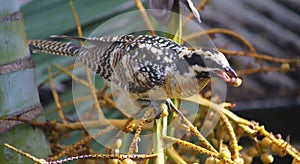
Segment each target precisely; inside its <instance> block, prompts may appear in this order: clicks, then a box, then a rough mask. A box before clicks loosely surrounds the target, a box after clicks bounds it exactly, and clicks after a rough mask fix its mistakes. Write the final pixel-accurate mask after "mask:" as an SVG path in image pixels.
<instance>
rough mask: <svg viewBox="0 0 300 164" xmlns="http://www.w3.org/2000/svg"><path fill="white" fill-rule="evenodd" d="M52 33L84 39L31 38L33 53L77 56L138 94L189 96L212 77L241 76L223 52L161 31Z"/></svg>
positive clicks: (106, 76) (98, 71)
mask: <svg viewBox="0 0 300 164" xmlns="http://www.w3.org/2000/svg"><path fill="white" fill-rule="evenodd" d="M54 37H56V38H66V39H72V40H77V41H82V42H84V44H83V45H82V46H80V44H79V43H73V42H57V41H45V40H29V41H28V44H29V45H30V46H33V47H34V51H35V52H43V53H51V54H55V55H65V56H73V57H76V58H78V59H79V60H80V61H82V62H83V63H84V64H86V65H87V66H88V67H89V68H90V69H92V70H93V71H95V72H96V74H98V75H100V76H102V77H103V78H104V79H106V80H108V81H111V82H112V83H113V84H115V85H116V86H118V87H120V88H122V89H125V90H127V91H129V92H130V93H133V94H136V95H138V96H140V97H147V96H149V95H152V97H155V98H157V99H164V98H180V97H188V96H191V95H193V94H196V93H198V92H199V91H200V90H201V89H202V88H203V87H204V86H205V85H206V84H207V83H208V81H209V79H210V77H211V76H214V75H216V76H218V77H221V78H223V79H224V80H225V81H226V82H229V81H230V79H231V78H237V76H236V73H235V72H234V71H233V70H232V69H231V67H230V65H229V63H228V61H227V59H226V58H225V56H224V55H223V54H222V53H220V52H219V51H217V50H215V49H212V48H200V49H196V50H189V49H188V48H186V47H184V46H181V45H179V44H177V43H175V42H174V41H172V40H171V39H167V38H164V37H160V36H150V35H139V36H133V35H124V36H113V37H110V36H108V37H99V38H96V37H94V38H83V37H72V36H54Z"/></svg>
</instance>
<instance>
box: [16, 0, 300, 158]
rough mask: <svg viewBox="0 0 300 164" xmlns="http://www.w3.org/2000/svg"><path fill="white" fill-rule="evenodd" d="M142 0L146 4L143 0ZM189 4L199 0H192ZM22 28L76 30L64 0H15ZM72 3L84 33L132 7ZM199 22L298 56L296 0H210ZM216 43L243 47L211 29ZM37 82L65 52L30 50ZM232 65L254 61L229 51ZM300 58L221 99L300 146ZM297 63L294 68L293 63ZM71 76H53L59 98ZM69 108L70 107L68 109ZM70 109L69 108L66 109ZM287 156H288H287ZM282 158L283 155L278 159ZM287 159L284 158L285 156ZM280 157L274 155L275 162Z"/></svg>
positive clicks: (121, 1) (46, 101) (35, 34)
mask: <svg viewBox="0 0 300 164" xmlns="http://www.w3.org/2000/svg"><path fill="white" fill-rule="evenodd" d="M142 2H144V5H145V7H146V8H147V5H148V3H147V1H145V0H144V1H142ZM193 2H194V4H195V5H196V4H198V3H199V2H201V1H200V0H193ZM20 3H21V4H22V8H21V10H22V12H23V17H24V21H25V27H26V34H27V37H28V38H30V39H48V38H49V36H50V35H53V34H65V35H77V29H76V26H75V21H74V18H73V15H72V11H71V9H70V7H69V1H68V0H51V1H48V0H33V1H30V0H20ZM74 5H75V7H76V10H77V12H78V16H79V19H80V22H81V25H82V29H83V33H84V34H83V35H84V36H88V35H89V34H90V32H92V31H93V30H94V29H95V28H96V27H97V26H99V25H100V24H101V23H103V22H105V21H106V20H108V19H110V18H111V17H114V16H117V15H119V14H122V13H125V12H128V11H131V10H136V9H137V8H136V4H135V1H134V0H110V1H104V0H100V1H99V0H75V1H74ZM200 15H201V20H202V25H201V26H202V27H203V28H204V29H210V28H226V29H231V30H233V31H235V32H237V33H239V34H241V35H242V36H243V37H245V38H246V39H247V40H248V41H249V42H250V43H251V44H253V45H254V47H255V49H256V51H257V53H260V54H266V55H270V56H273V57H279V58H296V57H298V58H299V57H300V1H298V0H263V1H260V0H226V1H224V0H210V1H209V2H208V4H207V5H206V6H205V7H204V9H202V10H201V11H200ZM214 43H215V45H216V47H218V48H224V49H229V50H235V51H248V50H247V48H246V47H245V46H244V45H242V44H241V42H240V41H238V40H237V39H236V38H233V37H230V36H227V35H221V34H216V35H215V38H214ZM33 59H34V62H35V66H36V78H37V83H38V84H40V83H41V82H42V81H43V80H44V79H46V78H47V76H48V74H47V67H48V66H49V65H51V64H54V63H55V64H58V65H68V64H72V62H74V61H73V60H72V59H70V58H63V57H55V56H52V55H33ZM229 59H230V62H231V64H232V65H233V67H234V68H235V69H236V70H242V69H247V68H250V67H251V68H256V67H259V65H258V64H257V61H255V60H254V59H253V58H248V57H238V56H229ZM263 65H264V66H276V67H281V64H280V63H274V62H263ZM299 67H300V63H296V66H292V65H291V66H290V68H291V70H290V71H288V72H286V73H284V72H280V71H279V72H275V71H273V72H272V71H269V72H259V73H255V74H251V75H245V76H242V79H243V84H242V86H241V87H239V88H233V87H228V94H227V100H228V101H229V102H233V103H235V104H236V108H234V109H233V110H234V112H235V113H237V114H238V115H239V116H242V117H244V118H246V119H249V120H255V121H257V122H260V123H261V124H263V125H265V126H266V129H267V130H269V131H272V132H274V133H281V134H282V136H283V137H284V138H285V137H287V136H288V135H290V136H291V143H292V144H293V145H294V146H296V147H297V148H298V150H299V149H300V146H299V143H300V119H299V117H300V87H299V85H300V69H299ZM293 68H298V69H293ZM70 86H71V81H70V79H69V78H68V77H67V76H60V77H58V78H57V79H56V87H57V89H58V91H59V92H60V93H61V96H62V99H68V98H70V96H72V94H71V89H70ZM39 90H40V96H41V101H42V103H43V105H44V106H45V109H46V113H47V112H48V114H49V115H50V117H52V116H51V113H53V111H52V112H51V109H52V108H53V107H54V106H55V104H54V102H53V100H52V95H51V91H50V88H49V86H47V85H45V86H43V87H40V88H39ZM70 111H71V110H70ZM70 115H72V113H70ZM53 117H55V116H53ZM287 158H288V157H287ZM283 160H284V159H283ZM287 160H289V159H287ZM280 162H282V161H280V160H276V163H280Z"/></svg>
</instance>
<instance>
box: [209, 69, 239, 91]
mask: <svg viewBox="0 0 300 164" xmlns="http://www.w3.org/2000/svg"><path fill="white" fill-rule="evenodd" d="M213 72H214V73H215V74H216V75H217V76H218V77H220V78H222V79H223V80H224V81H225V82H226V83H229V84H231V85H234V86H239V85H241V83H242V81H241V79H240V78H238V76H237V73H236V72H235V71H234V70H233V69H232V68H231V67H226V68H225V69H217V70H214V71H213Z"/></svg>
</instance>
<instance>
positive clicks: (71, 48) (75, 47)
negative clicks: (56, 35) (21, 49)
mask: <svg viewBox="0 0 300 164" xmlns="http://www.w3.org/2000/svg"><path fill="white" fill-rule="evenodd" d="M27 43H28V45H29V46H31V47H33V53H48V54H54V55H61V56H78V55H79V53H80V49H81V46H80V45H79V44H75V43H72V42H58V41H51V40H28V41H27Z"/></svg>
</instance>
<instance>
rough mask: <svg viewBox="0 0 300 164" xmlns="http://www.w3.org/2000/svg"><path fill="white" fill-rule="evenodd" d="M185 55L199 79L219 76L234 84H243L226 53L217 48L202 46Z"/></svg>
mask: <svg viewBox="0 0 300 164" xmlns="http://www.w3.org/2000/svg"><path fill="white" fill-rule="evenodd" d="M183 57H184V59H185V61H186V62H187V63H188V64H189V66H191V67H192V70H193V71H194V72H195V74H196V78H198V79H201V78H210V77H218V78H221V79H223V80H224V81H225V82H226V83H229V84H232V85H234V86H239V85H240V84H241V80H240V79H239V78H238V76H237V74H236V72H235V71H234V70H233V69H232V68H231V67H230V65H229V63H228V60H227V59H226V57H225V55H224V54H222V53H221V52H219V51H217V50H216V49H212V48H200V49H196V50H193V51H190V53H189V54H187V55H184V56H183Z"/></svg>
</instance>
